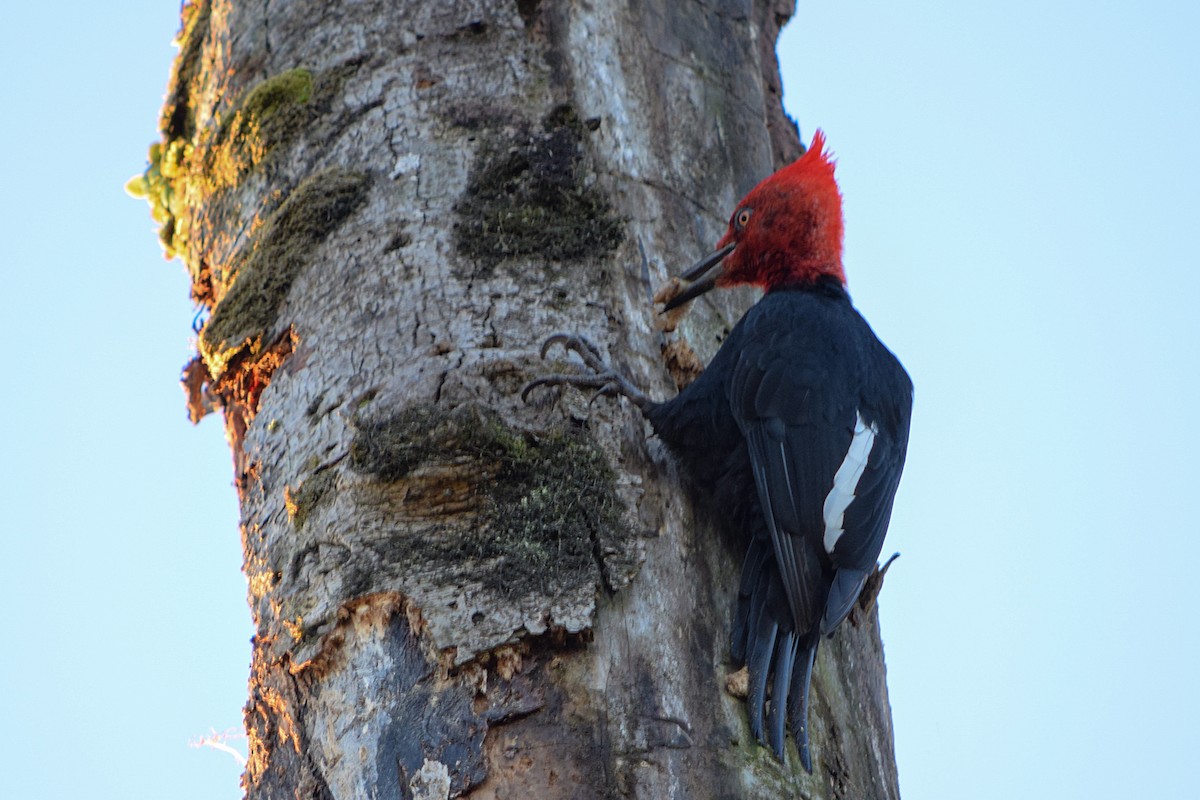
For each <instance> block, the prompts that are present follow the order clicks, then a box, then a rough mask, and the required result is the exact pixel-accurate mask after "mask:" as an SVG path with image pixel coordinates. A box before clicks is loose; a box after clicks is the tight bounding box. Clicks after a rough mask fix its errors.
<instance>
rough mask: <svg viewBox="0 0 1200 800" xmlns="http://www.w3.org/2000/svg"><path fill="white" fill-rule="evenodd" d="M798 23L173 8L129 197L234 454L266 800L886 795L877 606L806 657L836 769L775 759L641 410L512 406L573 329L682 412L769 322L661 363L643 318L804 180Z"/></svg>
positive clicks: (695, 538)
mask: <svg viewBox="0 0 1200 800" xmlns="http://www.w3.org/2000/svg"><path fill="white" fill-rule="evenodd" d="M791 13H792V3H791V2H789V0H742V1H741V2H738V1H736V0H724V1H721V0H710V1H709V2H675V1H674V0H653V1H652V0H645V1H644V2H640V3H639V2H628V3H625V2H620V3H618V2H612V3H602V2H571V3H566V2H562V3H550V2H538V0H516V2H482V0H446V1H445V2H437V3H427V2H396V3H371V2H362V3H344V4H329V3H325V2H313V1H310V0H295V1H294V2H281V0H274V2H268V0H245V1H244V2H231V0H203V2H197V3H192V4H190V5H189V6H187V7H186V8H185V11H184V20H185V22H184V29H183V33H182V35H181V42H180V45H181V46H180V57H179V60H178V62H177V64H176V67H175V71H174V74H173V81H172V87H171V90H170V93H169V96H168V101H167V105H166V108H165V109H164V114H163V130H164V138H163V142H162V145H161V146H160V147H159V148H158V149H157V150H156V151H155V152H154V153H153V154H152V165H151V168H150V170H149V171H148V172H147V176H146V179H145V181H144V183H143V186H142V189H143V191H144V192H145V193H146V194H147V195H148V197H149V198H150V200H151V202H152V204H153V205H154V207H155V211H156V214H157V216H158V218H159V219H160V220H161V221H162V222H163V224H164V228H163V240H164V243H165V244H166V245H167V247H168V248H169V249H170V250H171V251H172V252H176V253H178V254H179V255H180V256H181V258H182V259H183V260H184V262H185V264H186V265H187V268H188V269H189V272H190V274H191V276H192V279H193V294H194V296H195V298H196V300H197V302H198V303H199V304H201V305H202V306H203V307H204V308H205V309H206V310H207V312H208V313H207V316H206V317H205V319H204V320H203V322H204V328H203V329H202V331H201V334H200V339H199V352H198V355H197V358H196V360H195V361H193V362H192V364H190V365H189V366H188V368H187V369H186V371H185V386H186V387H187V389H188V395H189V408H190V409H191V413H192V415H193V416H194V417H198V416H200V415H202V414H204V413H206V412H208V411H209V410H212V409H214V408H219V409H220V410H221V411H222V413H223V414H224V415H225V420H226V425H227V428H228V431H229V438H230V442H231V446H232V448H233V453H234V461H235V469H236V473H237V486H238V492H239V497H240V501H241V511H242V536H243V542H244V547H245V571H246V576H247V578H248V580H249V586H250V598H249V599H250V605H251V609H252V613H253V616H254V622H255V629H256V634H255V637H254V646H253V661H252V669H251V676H250V698H249V702H248V704H247V706H246V726H247V731H248V734H249V737H250V743H251V748H250V749H251V752H250V761H249V764H248V767H247V770H246V774H245V776H244V786H245V789H246V793H247V796H248V797H254V798H276V797H278V798H283V797H288V798H290V797H331V798H356V797H370V798H376V797H377V798H401V797H421V798H433V797H447V796H470V797H477V798H492V797H495V798H502V797H547V798H553V797H564V798H587V797H610V796H631V797H646V798H659V797H689V798H725V797H764V798H766V797H781V796H798V797H807V798H850V797H853V798H893V797H898V790H897V783H896V769H895V764H894V760H893V755H892V731H891V721H890V713H889V709H888V703H887V692H886V686H885V680H884V669H883V656H882V648H881V645H880V641H879V633H878V624H877V618H876V615H875V613H874V610H873V609H866V610H862V611H861V613H856V614H855V617H854V620H853V622H852V623H847V624H846V625H844V626H843V628H842V630H841V631H839V633H838V634H837V635H836V636H835V637H834V638H833V639H832V640H831V641H830V642H829V643H828V644H827V646H825V647H823V648H822V650H821V654H820V657H819V660H818V667H817V678H816V682H815V686H814V701H813V710H812V714H811V723H812V730H813V740H814V756H815V770H814V774H813V775H812V776H808V775H806V774H804V773H803V771H802V770H801V769H800V767H799V766H798V761H797V759H796V757H795V754H794V751H793V752H792V754H791V757H790V758H789V760H788V762H787V763H786V764H780V763H778V762H777V761H775V759H774V758H773V757H772V756H771V755H770V754H769V753H768V751H767V750H766V749H764V748H760V747H759V746H758V745H757V744H756V743H755V742H753V741H752V739H751V738H750V736H749V732H748V727H747V723H746V717H745V711H744V708H743V704H742V701H741V700H740V699H738V698H736V697H734V696H732V695H731V694H730V693H729V692H728V691H727V690H726V678H727V675H728V674H729V673H730V672H731V668H730V665H729V663H728V657H727V641H728V632H729V626H730V612H731V609H732V604H733V593H734V591H735V587H736V582H737V575H738V572H739V569H740V562H741V552H740V548H739V546H738V544H737V542H736V541H733V540H730V539H729V538H727V537H726V536H725V535H723V534H722V533H720V532H718V531H717V530H716V529H715V528H714V527H713V526H712V525H711V524H710V523H709V522H708V521H707V520H706V519H705V518H704V517H703V515H696V514H694V513H693V503H692V502H691V498H690V497H689V495H688V493H687V491H686V489H685V488H684V487H683V486H682V485H681V482H680V480H679V478H678V476H677V474H676V472H675V469H674V467H673V465H672V464H671V462H670V460H669V459H668V458H667V456H666V454H665V453H664V452H663V450H662V448H661V446H660V445H659V444H658V443H657V442H656V441H655V440H653V438H651V437H650V436H649V430H648V428H647V426H646V425H645V423H644V422H643V421H642V419H641V417H640V415H639V414H638V412H637V410H636V409H634V408H633V407H632V406H630V405H629V404H627V403H621V402H609V401H598V402H596V403H594V404H591V405H589V404H588V398H587V397H586V396H585V395H580V394H577V393H574V392H566V393H561V395H549V396H544V397H541V398H540V399H539V400H538V401H537V402H535V403H533V404H531V405H525V404H523V403H522V402H521V401H520V399H519V390H520V387H521V386H522V384H523V383H524V382H525V381H527V380H528V379H530V378H532V377H534V376H535V375H537V374H539V373H540V372H543V371H545V370H546V369H547V368H548V367H550V366H553V363H552V362H551V363H549V364H548V363H544V362H542V361H541V360H540V359H539V357H538V352H537V347H538V344H539V343H540V342H541V341H542V340H543V339H544V338H545V337H546V336H547V335H548V334H550V333H552V332H554V331H557V330H570V331H577V332H581V333H584V334H585V335H587V336H589V337H590V338H591V339H592V340H593V341H595V342H598V343H600V344H601V346H602V347H603V348H604V349H605V350H606V351H607V355H608V356H609V357H610V358H611V359H612V361H613V362H614V363H615V364H617V365H619V366H620V367H621V368H622V369H624V370H625V371H627V373H628V374H629V375H630V376H631V377H632V378H633V379H634V381H635V382H636V383H637V384H639V385H640V386H642V387H645V388H646V389H647V391H648V392H649V393H650V394H652V395H653V396H657V397H667V396H670V394H671V393H673V392H674V391H675V386H676V384H675V382H674V380H673V378H675V379H677V380H680V381H683V380H686V377H687V372H688V367H687V364H688V361H689V357H690V354H691V353H692V352H693V351H694V352H695V353H697V354H698V355H699V357H700V358H701V359H702V360H703V359H707V358H708V357H710V356H711V355H712V353H713V352H714V351H715V349H716V347H717V346H718V345H719V341H720V338H721V336H722V335H723V334H724V332H725V331H727V330H728V328H729V327H730V326H731V325H732V323H733V322H734V321H735V320H736V319H737V316H738V315H739V314H740V312H741V311H742V310H744V309H745V307H746V306H747V305H748V303H749V302H752V300H753V297H752V296H751V295H750V294H748V293H729V294H725V295H723V296H722V297H719V298H714V299H713V300H712V301H706V302H705V303H704V304H701V305H700V306H699V307H698V308H697V309H696V310H694V311H693V312H692V313H691V314H690V315H689V316H688V317H687V318H686V320H685V321H684V323H683V325H682V326H681V327H680V329H679V330H678V331H676V332H675V333H674V334H664V333H663V332H662V331H660V330H658V329H657V328H656V327H655V316H654V313H653V307H652V303H651V296H652V294H653V292H654V290H655V288H656V287H657V286H659V285H660V284H662V283H663V282H664V281H665V280H666V279H667V278H668V277H669V276H670V275H671V274H673V273H676V272H678V270H679V269H680V268H681V267H682V266H684V265H685V264H686V263H688V262H689V261H690V260H691V259H693V258H695V257H696V256H698V255H700V254H701V253H703V252H704V251H705V250H706V248H707V247H709V246H711V244H712V243H713V242H715V241H716V239H717V238H718V237H719V235H720V233H721V232H722V230H723V229H724V226H725V221H726V218H727V214H728V213H729V212H730V210H731V209H732V208H733V206H734V203H735V202H736V201H737V199H738V198H739V197H740V196H741V194H742V193H743V192H745V191H746V190H747V189H749V188H750V187H751V186H753V185H754V184H755V183H756V182H757V181H758V180H759V179H761V178H762V177H764V176H765V175H767V174H769V173H770V172H771V171H773V169H774V168H776V167H777V166H779V165H781V164H783V163H786V162H787V161H789V160H790V159H791V158H793V157H795V156H796V155H797V154H798V153H799V152H800V145H799V141H798V138H797V134H796V131H795V127H794V125H792V124H791V122H790V121H789V120H788V119H787V118H786V116H785V115H784V113H783V111H782V108H781V105H780V91H779V77H778V68H777V64H776V61H775V55H774V45H775V39H776V36H777V34H778V31H779V27H780V25H782V24H783V22H785V21H786V19H787V18H788V17H789V16H790V15H791ZM559 366H560V367H564V368H565V367H567V365H565V364H560V365H559Z"/></svg>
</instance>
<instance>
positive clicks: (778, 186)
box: [717, 130, 846, 291]
mask: <svg viewBox="0 0 1200 800" xmlns="http://www.w3.org/2000/svg"><path fill="white" fill-rule="evenodd" d="M833 168H834V162H833V161H832V160H831V159H830V157H829V154H828V153H826V152H825V134H823V133H822V132H821V131H819V130H818V131H817V132H816V133H814V134H813V140H812V146H811V147H809V148H808V150H807V151H805V153H804V155H802V156H800V158H798V159H796V160H795V161H793V162H792V163H791V164H788V165H787V166H786V167H784V168H783V169H781V170H779V171H778V172H776V173H775V174H774V175H771V176H770V177H768V178H766V179H764V180H763V181H762V182H761V183H760V184H758V186H755V187H754V188H753V189H751V190H750V192H749V194H747V195H746V196H745V197H744V198H743V199H742V202H740V203H738V207H737V210H735V211H734V212H733V216H732V217H731V218H730V220H729V230H728V231H726V233H725V236H724V237H722V238H721V241H720V242H718V243H717V249H718V250H719V249H721V248H724V247H728V246H729V245H733V252H731V253H729V255H727V256H726V257H725V259H724V270H723V272H722V274H721V276H720V277H719V278H717V285H718V286H732V285H736V284H740V283H748V284H753V285H755V286H761V287H763V288H764V289H767V290H768V291H769V290H771V289H774V288H776V287H779V286H787V285H790V284H805V283H813V282H815V281H816V280H817V279H818V278H820V277H822V276H826V275H827V276H830V277H833V278H837V279H838V281H840V282H841V283H843V284H845V282H846V275H845V273H844V272H843V271H842V193H841V192H840V191H839V190H838V185H837V180H836V179H835V178H834V176H833Z"/></svg>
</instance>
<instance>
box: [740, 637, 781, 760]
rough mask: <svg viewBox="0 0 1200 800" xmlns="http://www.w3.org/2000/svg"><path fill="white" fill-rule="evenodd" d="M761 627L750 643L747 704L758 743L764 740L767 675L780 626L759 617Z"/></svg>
mask: <svg viewBox="0 0 1200 800" xmlns="http://www.w3.org/2000/svg"><path fill="white" fill-rule="evenodd" d="M759 619H760V626H759V627H758V628H756V629H755V631H754V639H753V641H752V642H751V643H750V661H749V663H748V664H747V666H748V668H749V671H750V691H749V694H748V695H747V696H746V702H747V703H748V704H749V706H750V732H751V733H752V734H754V738H755V739H757V740H758V741H760V742H761V741H762V740H763V709H764V706H765V705H766V702H767V675H768V673H769V672H770V669H771V655H772V653H774V651H775V638H776V635H777V634H778V633H779V626H778V625H776V624H775V622H774V620H772V619H770V618H769V615H765V614H761V615H759Z"/></svg>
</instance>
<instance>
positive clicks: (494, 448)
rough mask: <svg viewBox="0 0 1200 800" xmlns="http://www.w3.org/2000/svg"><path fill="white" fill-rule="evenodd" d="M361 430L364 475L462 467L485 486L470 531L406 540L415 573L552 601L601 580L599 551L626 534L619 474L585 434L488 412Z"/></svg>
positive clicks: (421, 416) (426, 413)
mask: <svg viewBox="0 0 1200 800" xmlns="http://www.w3.org/2000/svg"><path fill="white" fill-rule="evenodd" d="M357 428H358V431H357V434H356V436H355V439H354V442H353V444H352V446H351V450H350V466H351V468H352V469H354V470H356V471H358V472H361V473H367V474H370V475H374V476H375V477H377V478H379V479H380V480H382V481H403V480H405V479H407V478H408V477H409V476H410V475H411V474H412V473H413V472H414V471H416V470H418V469H419V468H421V467H428V466H436V465H441V464H456V465H458V467H459V468H461V469H462V470H463V471H464V472H465V473H469V474H471V475H473V476H482V480H481V481H480V482H479V484H478V486H479V492H480V494H481V496H480V497H479V498H478V499H479V503H478V509H479V511H478V514H477V516H476V517H474V518H472V522H471V524H469V525H466V526H461V527H460V526H453V527H452V526H450V525H449V524H446V525H443V526H441V527H440V528H439V529H438V530H436V531H433V532H425V533H422V534H419V535H415V536H412V537H411V538H409V539H408V540H407V541H406V542H405V543H404V546H403V547H402V548H401V552H400V553H399V555H400V556H401V557H403V558H406V559H408V560H410V561H412V562H413V563H418V564H419V563H427V562H437V563H439V564H440V565H442V566H444V567H448V568H450V569H452V570H464V573H463V574H464V577H469V578H473V579H475V580H479V581H481V582H482V583H483V584H484V585H485V586H488V587H490V588H493V589H497V590H499V591H501V592H503V593H504V594H506V595H509V596H520V595H524V594H528V593H531V592H541V593H543V594H552V593H555V592H557V591H560V590H563V589H567V588H571V587H575V586H578V585H580V584H581V583H584V582H593V581H595V580H597V578H598V577H599V568H598V564H597V560H596V550H597V545H596V543H597V542H599V541H607V540H611V539H613V538H617V537H622V536H625V535H627V534H628V526H627V523H626V522H625V520H624V515H623V513H622V506H621V503H620V500H619V498H618V497H617V494H616V489H615V476H614V475H613V472H612V469H611V467H610V466H609V464H608V461H607V459H606V458H605V456H604V454H603V452H601V451H600V449H599V448H598V447H597V446H596V445H595V444H594V443H593V442H592V441H591V440H590V439H588V437H587V436H586V435H585V434H583V433H582V432H580V431H577V430H562V431H557V432H553V433H550V434H548V435H542V436H534V435H533V434H529V433H524V432H521V431H518V430H515V429H513V428H510V427H509V426H507V425H505V424H504V423H503V422H502V421H501V420H500V419H499V418H498V417H496V416H495V415H494V414H492V413H490V412H488V411H485V410H483V409H479V408H464V409H459V410H458V411H456V412H453V413H446V412H443V411H440V410H438V409H433V408H424V407H414V408H410V409H407V410H405V411H403V412H401V413H399V414H397V415H396V416H394V417H391V418H388V419H384V420H380V421H374V422H361V421H360V422H359V423H358V424H357ZM467 571H470V572H469V574H468V572H467Z"/></svg>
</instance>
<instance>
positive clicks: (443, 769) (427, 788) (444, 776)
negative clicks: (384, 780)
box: [408, 758, 450, 800]
mask: <svg viewBox="0 0 1200 800" xmlns="http://www.w3.org/2000/svg"><path fill="white" fill-rule="evenodd" d="M408 790H409V791H410V792H412V798H413V800H447V799H448V798H449V797H450V770H449V768H448V767H447V766H446V765H445V764H443V763H442V762H440V761H430V760H429V759H428V758H427V759H425V763H424V764H423V765H422V766H421V769H420V771H419V772H418V773H417V774H416V775H413V776H412V780H410V781H409V782H408Z"/></svg>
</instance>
